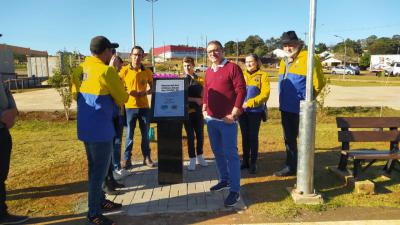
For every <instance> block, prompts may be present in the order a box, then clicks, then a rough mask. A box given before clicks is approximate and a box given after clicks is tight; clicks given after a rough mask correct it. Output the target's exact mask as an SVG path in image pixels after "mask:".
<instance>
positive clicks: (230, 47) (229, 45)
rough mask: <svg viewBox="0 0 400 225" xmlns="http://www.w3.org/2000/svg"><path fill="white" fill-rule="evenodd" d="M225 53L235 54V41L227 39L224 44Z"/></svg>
mask: <svg viewBox="0 0 400 225" xmlns="http://www.w3.org/2000/svg"><path fill="white" fill-rule="evenodd" d="M224 49H225V54H226V55H235V54H236V42H234V41H228V42H226V43H225V45H224Z"/></svg>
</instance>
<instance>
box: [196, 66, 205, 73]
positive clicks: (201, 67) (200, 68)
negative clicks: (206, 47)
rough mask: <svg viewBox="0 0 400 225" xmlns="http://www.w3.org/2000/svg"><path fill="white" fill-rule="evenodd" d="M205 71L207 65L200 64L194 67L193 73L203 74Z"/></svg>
mask: <svg viewBox="0 0 400 225" xmlns="http://www.w3.org/2000/svg"><path fill="white" fill-rule="evenodd" d="M206 70H207V65H203V64H200V65H198V66H196V67H194V71H195V72H196V73H197V72H205V71H206Z"/></svg>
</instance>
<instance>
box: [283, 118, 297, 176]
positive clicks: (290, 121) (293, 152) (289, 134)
mask: <svg viewBox="0 0 400 225" xmlns="http://www.w3.org/2000/svg"><path fill="white" fill-rule="evenodd" d="M281 117H282V127H283V137H284V139H285V146H286V165H287V166H288V167H289V169H290V170H291V171H296V170H297V136H298V135H299V114H298V113H290V112H285V111H281Z"/></svg>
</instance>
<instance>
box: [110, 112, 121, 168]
mask: <svg viewBox="0 0 400 225" xmlns="http://www.w3.org/2000/svg"><path fill="white" fill-rule="evenodd" d="M122 119H123V118H122V116H118V117H115V118H114V119H113V121H114V127H115V137H114V151H113V155H112V167H113V170H120V169H121V144H122V133H123V131H124V124H123V121H122Z"/></svg>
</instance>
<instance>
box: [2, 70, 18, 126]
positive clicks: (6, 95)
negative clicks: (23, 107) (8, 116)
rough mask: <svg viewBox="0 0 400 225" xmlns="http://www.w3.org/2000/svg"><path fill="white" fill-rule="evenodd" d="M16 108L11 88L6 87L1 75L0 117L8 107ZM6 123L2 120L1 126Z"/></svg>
mask: <svg viewBox="0 0 400 225" xmlns="http://www.w3.org/2000/svg"><path fill="white" fill-rule="evenodd" d="M13 108H16V105H15V101H14V98H13V96H12V95H11V92H10V90H8V89H7V88H5V87H4V85H3V82H2V80H1V77H0V117H1V115H2V114H3V112H4V110H6V109H13ZM3 127H4V124H3V123H1V122H0V128H3Z"/></svg>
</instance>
